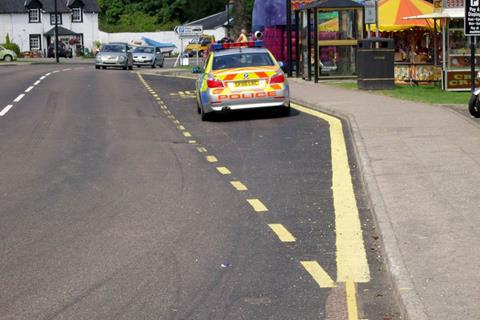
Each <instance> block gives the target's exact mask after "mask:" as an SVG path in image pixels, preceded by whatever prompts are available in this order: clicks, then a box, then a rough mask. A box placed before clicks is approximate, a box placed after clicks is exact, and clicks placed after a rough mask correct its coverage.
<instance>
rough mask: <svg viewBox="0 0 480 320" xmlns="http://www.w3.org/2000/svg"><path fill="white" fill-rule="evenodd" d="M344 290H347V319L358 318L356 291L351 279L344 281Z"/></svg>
mask: <svg viewBox="0 0 480 320" xmlns="http://www.w3.org/2000/svg"><path fill="white" fill-rule="evenodd" d="M345 290H346V292H347V311H348V320H358V307H357V293H356V289H355V283H354V282H353V281H352V280H348V281H347V282H346V283H345Z"/></svg>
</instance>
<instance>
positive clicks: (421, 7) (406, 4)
mask: <svg viewBox="0 0 480 320" xmlns="http://www.w3.org/2000/svg"><path fill="white" fill-rule="evenodd" d="M430 13H433V4H431V3H430V2H428V1H425V0H380V1H379V4H378V14H379V18H378V20H379V30H380V31H403V30H408V29H413V28H433V20H427V19H416V20H405V19H403V18H405V17H411V16H418V15H422V14H430ZM372 27H373V28H372V30H375V26H372Z"/></svg>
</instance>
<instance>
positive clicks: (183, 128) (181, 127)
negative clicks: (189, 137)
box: [177, 126, 185, 131]
mask: <svg viewBox="0 0 480 320" xmlns="http://www.w3.org/2000/svg"><path fill="white" fill-rule="evenodd" d="M177 129H178V130H182V131H183V130H185V127H184V126H178V127H177Z"/></svg>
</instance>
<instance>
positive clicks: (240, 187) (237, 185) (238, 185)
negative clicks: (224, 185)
mask: <svg viewBox="0 0 480 320" xmlns="http://www.w3.org/2000/svg"><path fill="white" fill-rule="evenodd" d="M230 183H231V184H232V186H233V187H234V188H235V189H237V191H247V190H248V189H247V186H246V185H244V184H243V183H241V182H240V181H230Z"/></svg>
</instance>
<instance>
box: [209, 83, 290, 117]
mask: <svg viewBox="0 0 480 320" xmlns="http://www.w3.org/2000/svg"><path fill="white" fill-rule="evenodd" d="M219 91H220V90H218V91H216V90H215V89H209V90H207V92H206V93H205V94H204V95H203V98H204V99H202V105H203V109H204V112H205V113H209V112H220V111H227V110H243V109H256V108H270V107H273V108H278V107H288V106H290V91H289V87H288V85H283V86H282V88H281V89H279V90H268V91H263V90H252V91H244V92H229V93H225V94H219Z"/></svg>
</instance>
